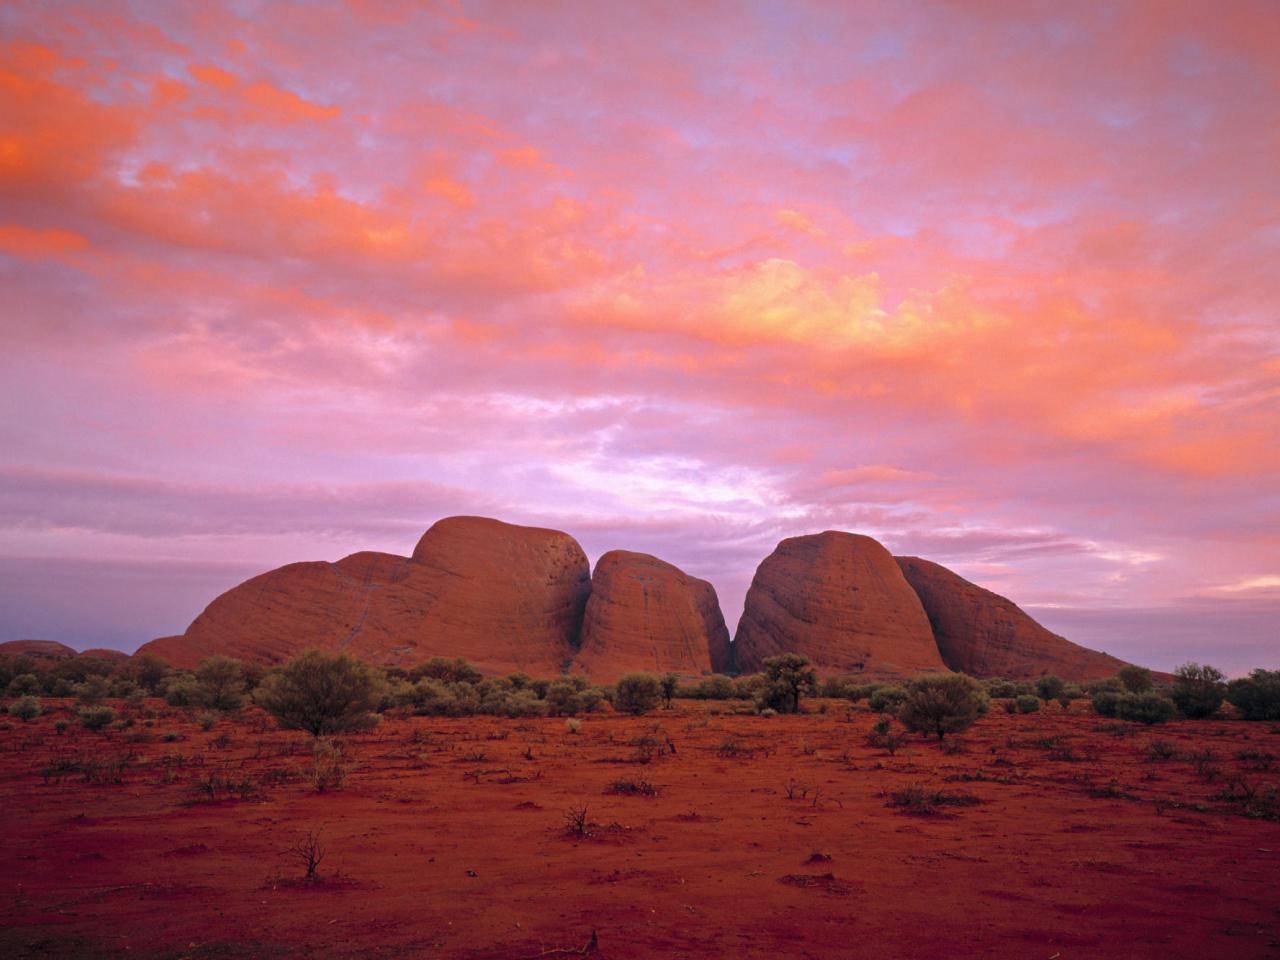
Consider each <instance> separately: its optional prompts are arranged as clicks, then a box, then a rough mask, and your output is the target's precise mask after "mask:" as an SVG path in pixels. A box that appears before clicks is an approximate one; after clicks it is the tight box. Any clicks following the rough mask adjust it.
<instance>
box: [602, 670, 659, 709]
mask: <svg viewBox="0 0 1280 960" xmlns="http://www.w3.org/2000/svg"><path fill="white" fill-rule="evenodd" d="M661 699H662V685H661V684H660V683H659V682H658V678H657V677H655V676H654V675H653V674H651V673H628V674H626V675H624V676H623V677H621V678H619V680H618V682H617V683H616V684H614V688H613V706H614V708H615V709H617V710H621V711H622V712H623V713H630V714H634V715H636V716H639V715H640V714H642V713H648V712H649V711H650V710H652V709H653V708H654V707H656V706H657V705H658V703H659V701H660V700H661Z"/></svg>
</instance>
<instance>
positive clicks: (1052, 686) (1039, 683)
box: [1036, 674, 1067, 703]
mask: <svg viewBox="0 0 1280 960" xmlns="http://www.w3.org/2000/svg"><path fill="white" fill-rule="evenodd" d="M1066 688H1067V682H1066V681H1065V680H1063V679H1062V678H1061V677H1055V676H1053V675H1052V674H1049V675H1048V676H1044V677H1040V678H1039V679H1038V680H1036V696H1038V697H1039V698H1040V699H1041V700H1043V701H1045V702H1046V703H1047V702H1049V701H1050V700H1057V699H1058V698H1059V697H1060V696H1062V691H1063V690H1065V689H1066Z"/></svg>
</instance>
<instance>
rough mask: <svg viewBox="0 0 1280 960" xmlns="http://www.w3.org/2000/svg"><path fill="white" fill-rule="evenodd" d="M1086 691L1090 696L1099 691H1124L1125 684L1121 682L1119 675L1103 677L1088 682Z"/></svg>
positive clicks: (1085, 687)
mask: <svg viewBox="0 0 1280 960" xmlns="http://www.w3.org/2000/svg"><path fill="white" fill-rule="evenodd" d="M1084 692H1085V693H1087V694H1088V695H1089V696H1090V697H1093V696H1094V695H1096V694H1099V693H1124V692H1125V686H1124V684H1123V683H1121V682H1120V678H1119V677H1102V678H1101V679H1099V680H1090V681H1089V682H1088V683H1086V684H1085V685H1084Z"/></svg>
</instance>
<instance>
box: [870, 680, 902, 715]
mask: <svg viewBox="0 0 1280 960" xmlns="http://www.w3.org/2000/svg"><path fill="white" fill-rule="evenodd" d="M905 699H907V691H906V689H905V688H903V687H898V686H893V685H884V686H879V687H876V688H875V689H874V690H872V691H871V694H870V695H869V696H868V697H867V705H868V706H869V707H871V709H872V710H875V711H877V712H878V713H889V712H891V711H894V710H897V709H898V707H899V706H901V705H902V701H903V700H905Z"/></svg>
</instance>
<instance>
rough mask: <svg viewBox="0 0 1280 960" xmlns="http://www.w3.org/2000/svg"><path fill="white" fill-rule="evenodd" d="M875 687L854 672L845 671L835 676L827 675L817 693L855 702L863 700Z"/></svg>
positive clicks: (834, 698)
mask: <svg viewBox="0 0 1280 960" xmlns="http://www.w3.org/2000/svg"><path fill="white" fill-rule="evenodd" d="M874 689H875V685H874V684H870V683H867V682H865V681H864V680H863V679H862V678H861V677H859V676H858V675H857V674H856V673H845V674H841V675H840V676H836V677H828V678H827V679H826V680H823V681H822V684H821V687H820V688H819V693H820V695H821V696H824V697H830V698H831V699H833V700H848V701H849V702H850V703H857V702H858V701H859V700H865V699H866V698H867V697H869V696H870V695H871V691H872V690H874Z"/></svg>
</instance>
